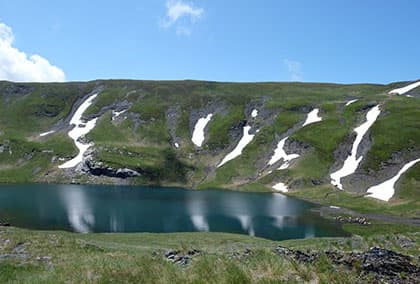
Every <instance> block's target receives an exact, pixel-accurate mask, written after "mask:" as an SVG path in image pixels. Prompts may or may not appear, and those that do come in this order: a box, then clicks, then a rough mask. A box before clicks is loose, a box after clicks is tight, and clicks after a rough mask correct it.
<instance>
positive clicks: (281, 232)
mask: <svg viewBox="0 0 420 284" xmlns="http://www.w3.org/2000/svg"><path fill="white" fill-rule="evenodd" d="M313 208H314V205H312V204H310V203H307V202H304V201H301V200H297V199H293V198H289V197H286V196H284V195H281V194H279V193H244V192H231V191H219V190H202V191H193V190H185V189H180V188H159V187H138V186H136V187H127V186H92V185H2V186H0V221H6V222H10V223H11V224H12V225H13V226H17V227H24V228H31V229H45V230H69V231H75V232H83V233H84V232H159V233H160V232H162V233H168V232H195V231H210V232H229V233H238V234H248V235H253V236H258V237H264V238H269V239H274V240H284V239H296V238H307V237H324V236H330V237H331V236H343V235H345V233H344V232H343V230H342V229H341V227H340V226H339V224H337V223H335V222H333V221H329V220H325V219H323V218H321V217H320V216H319V214H318V213H316V212H314V211H313V210H311V209H313Z"/></svg>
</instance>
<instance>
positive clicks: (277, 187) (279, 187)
mask: <svg viewBox="0 0 420 284" xmlns="http://www.w3.org/2000/svg"><path fill="white" fill-rule="evenodd" d="M273 188H274V189H275V190H277V191H280V192H288V191H289V189H288V188H287V186H286V184H284V183H282V182H279V183H277V184H275V185H273Z"/></svg>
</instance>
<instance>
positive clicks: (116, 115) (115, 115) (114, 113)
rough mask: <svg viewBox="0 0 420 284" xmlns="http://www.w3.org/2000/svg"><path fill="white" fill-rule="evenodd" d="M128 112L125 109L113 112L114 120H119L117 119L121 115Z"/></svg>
mask: <svg viewBox="0 0 420 284" xmlns="http://www.w3.org/2000/svg"><path fill="white" fill-rule="evenodd" d="M126 111H127V110H126V109H124V110H122V111H115V110H113V111H112V120H115V119H117V117H119V116H120V115H121V114H123V113H124V112H126Z"/></svg>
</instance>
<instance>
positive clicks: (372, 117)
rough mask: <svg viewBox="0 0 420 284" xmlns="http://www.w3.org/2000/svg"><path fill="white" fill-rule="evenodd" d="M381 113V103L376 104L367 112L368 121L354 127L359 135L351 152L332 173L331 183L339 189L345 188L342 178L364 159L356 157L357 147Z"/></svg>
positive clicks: (349, 173) (354, 169)
mask: <svg viewBox="0 0 420 284" xmlns="http://www.w3.org/2000/svg"><path fill="white" fill-rule="evenodd" d="M380 113H381V110H380V109H379V105H377V106H375V107H374V108H372V109H371V110H370V111H368V113H367V114H366V122H364V123H363V124H362V125H360V126H359V127H356V128H355V129H354V131H355V132H356V134H357V136H356V139H355V140H354V142H353V147H352V149H351V154H350V155H349V156H348V157H347V159H346V160H345V161H344V164H343V167H342V168H341V169H339V170H338V171H336V172H334V173H332V174H331V175H330V177H331V184H333V185H335V186H337V187H338V188H339V189H341V190H342V189H343V185H342V184H341V182H340V181H341V178H343V177H345V176H348V175H351V174H352V173H354V172H355V171H356V169H357V167H358V166H359V164H360V162H361V161H362V159H363V156H360V157H359V158H358V159H357V157H356V156H357V149H358V147H359V144H360V142H361V141H362V139H363V137H364V136H365V134H366V132H367V131H368V130H369V128H370V127H371V126H372V125H373V123H375V121H376V119H377V118H378V116H379V114H380Z"/></svg>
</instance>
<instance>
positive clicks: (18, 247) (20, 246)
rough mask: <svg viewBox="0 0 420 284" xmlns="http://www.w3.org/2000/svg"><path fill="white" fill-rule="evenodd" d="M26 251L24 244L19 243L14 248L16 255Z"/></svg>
mask: <svg viewBox="0 0 420 284" xmlns="http://www.w3.org/2000/svg"><path fill="white" fill-rule="evenodd" d="M25 249H26V246H25V244H24V243H18V244H17V245H16V246H15V247H14V248H13V252H14V253H18V254H19V253H24V252H25Z"/></svg>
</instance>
